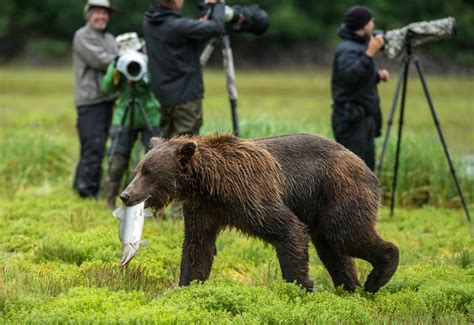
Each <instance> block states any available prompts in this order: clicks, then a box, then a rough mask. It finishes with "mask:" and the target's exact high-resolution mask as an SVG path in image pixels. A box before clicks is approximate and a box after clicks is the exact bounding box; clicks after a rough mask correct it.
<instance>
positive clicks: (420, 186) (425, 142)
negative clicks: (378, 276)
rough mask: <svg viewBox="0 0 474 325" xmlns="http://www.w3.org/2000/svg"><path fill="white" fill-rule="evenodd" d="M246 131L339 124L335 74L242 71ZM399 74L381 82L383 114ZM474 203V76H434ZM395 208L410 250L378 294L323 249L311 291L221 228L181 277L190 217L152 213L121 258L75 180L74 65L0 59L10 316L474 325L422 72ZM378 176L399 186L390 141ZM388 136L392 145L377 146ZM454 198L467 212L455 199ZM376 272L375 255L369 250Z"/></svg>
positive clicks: (106, 221)
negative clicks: (352, 280)
mask: <svg viewBox="0 0 474 325" xmlns="http://www.w3.org/2000/svg"><path fill="white" fill-rule="evenodd" d="M237 77H238V79H237V85H238V89H239V95H240V100H239V105H240V106H239V115H240V122H241V129H242V134H243V136H244V137H258V136H264V135H273V134H282V133H291V132H311V133H321V134H324V135H327V136H331V132H330V128H329V115H330V108H329V107H330V92H329V74H328V72H326V71H314V72H313V71H305V72H269V71H267V72H240V71H239V72H238V76H237ZM395 83H396V81H395V80H394V79H392V81H391V82H390V83H388V84H384V85H381V87H380V93H381V97H382V103H383V109H384V113H385V117H386V116H387V114H388V110H389V106H390V102H391V96H392V93H393V90H394V88H395ZM224 84H225V80H224V76H223V74H222V73H221V72H220V71H210V72H207V73H206V86H207V93H206V99H205V102H204V105H205V111H204V118H205V126H204V130H203V132H204V133H210V132H214V131H216V130H218V131H228V130H229V129H230V127H231V121H230V111H229V108H228V103H227V94H226V91H225V87H224ZM428 84H429V86H430V88H431V90H432V93H433V100H434V103H435V105H436V109H437V111H438V115H439V119H440V121H441V125H442V128H443V131H444V133H445V137H446V139H447V142H448V145H449V148H450V150H451V153H452V155H453V158H454V160H455V162H456V167H457V171H458V175H459V177H460V180H461V184H462V186H463V190H464V192H465V195H466V197H467V199H468V201H469V202H470V203H471V204H470V211H471V214H474V210H473V205H472V202H473V199H474V179H473V178H474V177H473V175H472V174H469V173H468V172H467V166H466V165H464V164H463V160H462V159H461V157H462V156H463V155H467V154H474V126H473V122H474V121H473V117H472V116H473V113H474V93H473V89H474V78H468V77H462V78H458V77H454V76H449V77H439V76H428ZM408 96H409V97H408V102H407V105H408V106H407V113H406V125H405V127H406V128H405V130H406V132H405V138H404V143H403V152H402V157H401V158H402V160H401V166H400V167H401V170H400V179H399V182H400V184H399V188H400V191H399V193H398V196H397V197H398V200H397V203H398V208H397V210H396V215H395V216H394V217H390V216H389V215H388V211H387V209H386V208H382V210H381V213H380V223H379V226H378V228H379V231H380V233H381V234H382V236H383V237H384V238H386V239H387V240H390V241H392V242H394V243H395V244H396V245H397V246H398V247H399V248H400V251H401V262H400V267H399V269H398V271H397V273H396V274H395V276H394V277H393V279H392V280H391V281H390V282H389V283H388V284H387V285H386V286H385V287H383V288H382V290H380V291H379V292H378V293H377V294H375V295H371V294H366V293H364V292H363V291H358V292H356V293H355V294H347V293H344V292H343V291H341V290H340V289H334V288H333V287H332V283H331V281H330V278H329V275H328V274H327V272H326V271H325V269H324V268H323V266H322V264H321V262H320V261H319V259H318V257H317V255H316V253H315V250H314V248H312V247H311V249H310V277H311V278H312V279H313V280H314V282H315V289H316V292H315V293H311V294H307V293H305V292H303V291H302V290H300V288H299V287H297V286H296V285H294V284H286V283H283V282H282V281H281V280H280V278H281V275H280V271H279V266H278V262H277V258H276V254H275V252H274V250H273V248H272V247H270V246H268V245H265V244H263V243H262V242H261V241H258V240H255V239H250V238H248V237H246V236H243V235H241V234H239V233H237V232H235V231H226V232H224V233H223V234H221V236H220V237H219V240H218V243H217V248H218V255H217V258H216V260H215V263H214V266H213V270H212V273H211V279H210V281H209V282H208V283H205V284H193V285H192V286H190V287H186V288H177V280H178V276H179V262H180V254H181V244H182V227H183V226H182V220H181V219H176V218H170V217H168V218H165V219H163V218H152V219H148V220H147V221H146V224H145V230H144V238H145V239H148V240H149V241H150V242H151V247H150V248H147V249H143V250H142V251H141V252H140V253H139V254H138V256H137V257H135V259H134V260H133V261H132V262H131V265H130V267H129V268H128V269H127V270H125V271H120V269H119V268H118V261H119V257H120V247H121V246H120V242H119V239H118V236H117V229H118V221H117V220H116V219H115V218H113V217H112V215H111V213H110V211H108V210H107V209H106V208H105V202H104V201H103V200H99V201H98V202H94V201H83V200H80V199H79V198H77V197H76V196H75V195H74V194H73V193H72V191H71V183H72V173H73V170H74V165H75V162H76V160H77V156H78V150H79V149H78V140H77V134H76V129H75V109H74V105H73V102H72V77H71V71H70V69H68V68H66V69H57V70H54V69H30V68H13V67H7V68H0V117H1V118H0V194H1V195H0V236H1V238H2V240H1V241H0V323H11V324H16V323H64V322H75V323H90V322H99V323H106V322H107V323H115V322H120V323H123V322H127V323H128V322H135V323H137V322H143V323H145V322H150V323H151V322H167V323H173V322H191V321H194V322H198V321H199V322H213V323H226V322H227V323H230V322H244V323H255V322H263V323H294V322H301V323H302V322H342V321H352V322H361V323H370V322H410V323H411V322H416V323H432V322H438V323H472V322H474V237H473V235H474V231H473V228H472V226H470V225H469V224H468V223H467V221H466V218H465V216H464V213H463V211H462V210H460V209H459V199H458V198H457V195H456V191H455V190H454V188H453V185H452V179H451V176H450V174H449V170H448V166H447V163H446V161H445V159H444V156H443V153H442V151H441V146H440V144H439V141H438V139H437V135H436V130H435V128H434V125H433V122H432V120H431V117H430V115H429V110H428V107H427V104H426V102H425V100H424V98H423V93H422V90H421V88H420V85H419V82H418V80H416V79H413V80H410V81H409V95H408ZM391 140H392V141H391V142H392V143H391V146H390V148H389V152H388V157H387V168H386V169H385V171H384V174H383V176H382V179H381V183H382V186H383V191H384V195H387V194H388V193H389V186H388V184H389V183H390V179H391V171H390V168H391V159H393V142H394V140H395V132H394V131H392V139H391ZM379 146H380V143H379ZM448 207H451V208H453V207H454V209H447V208H448ZM357 266H358V270H359V276H360V278H361V280H362V281H364V280H365V278H366V276H367V274H368V273H369V272H370V265H369V264H368V263H366V262H364V261H357Z"/></svg>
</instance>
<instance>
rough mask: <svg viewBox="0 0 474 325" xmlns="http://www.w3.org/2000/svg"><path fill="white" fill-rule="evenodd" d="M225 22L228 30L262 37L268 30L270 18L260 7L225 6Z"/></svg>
mask: <svg viewBox="0 0 474 325" xmlns="http://www.w3.org/2000/svg"><path fill="white" fill-rule="evenodd" d="M224 20H225V22H226V23H227V27H228V29H231V30H232V31H233V32H236V33H252V34H255V35H262V34H263V33H265V32H266V31H267V29H268V25H269V24H270V18H269V16H268V14H267V12H266V11H265V10H263V9H261V8H260V7H259V6H258V5H248V6H239V5H233V6H225V16H224Z"/></svg>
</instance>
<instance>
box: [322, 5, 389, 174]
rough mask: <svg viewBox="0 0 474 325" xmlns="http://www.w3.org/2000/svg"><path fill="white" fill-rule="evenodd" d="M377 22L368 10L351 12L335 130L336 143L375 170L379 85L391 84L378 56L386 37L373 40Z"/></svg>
mask: <svg viewBox="0 0 474 325" xmlns="http://www.w3.org/2000/svg"><path fill="white" fill-rule="evenodd" d="M373 29H374V20H373V18H372V12H371V11H370V9H368V8H367V7H364V6H354V7H352V8H350V9H349V10H348V11H347V12H346V14H345V17H344V23H343V24H342V26H341V28H340V29H339V32H338V35H339V37H340V38H341V39H342V42H341V43H340V44H339V45H338V47H337V49H336V54H335V57H334V62H333V70H332V85H331V86H332V87H331V90H332V98H333V106H332V108H333V113H332V127H333V131H334V135H335V137H336V141H337V142H339V143H341V144H342V145H344V146H345V147H346V148H348V149H349V150H351V151H352V152H354V153H355V154H357V155H358V156H359V157H361V158H362V159H363V160H364V161H365V163H366V164H367V166H368V167H369V168H371V169H372V170H373V169H374V167H375V144H374V139H375V137H377V136H380V131H381V127H382V114H381V111H380V100H379V95H378V92H377V83H378V82H379V81H381V80H382V81H387V80H388V77H389V73H388V71H387V70H385V69H382V70H378V69H377V67H376V65H375V61H374V59H373V57H374V55H375V54H377V53H378V52H379V51H380V50H381V48H382V47H383V44H384V40H383V37H382V36H377V37H373V36H372V32H373Z"/></svg>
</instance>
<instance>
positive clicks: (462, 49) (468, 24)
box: [0, 0, 474, 63]
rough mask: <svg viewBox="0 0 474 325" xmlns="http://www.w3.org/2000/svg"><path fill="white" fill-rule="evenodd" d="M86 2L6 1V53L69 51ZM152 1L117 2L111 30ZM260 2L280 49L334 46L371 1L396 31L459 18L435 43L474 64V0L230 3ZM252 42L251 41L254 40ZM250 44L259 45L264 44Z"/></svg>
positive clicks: (127, 26)
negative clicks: (353, 10) (351, 11)
mask: <svg viewBox="0 0 474 325" xmlns="http://www.w3.org/2000/svg"><path fill="white" fill-rule="evenodd" d="M84 3H85V1H78V0H48V1H38V0H2V1H1V8H0V57H1V58H3V59H4V60H5V59H7V60H8V59H12V58H17V57H18V56H19V55H21V54H23V53H25V52H29V53H30V54H34V53H36V54H38V55H41V54H42V55H48V56H52V57H54V56H64V55H67V54H69V51H70V42H71V39H72V35H73V34H74V31H75V30H76V29H77V28H79V27H80V26H81V25H83V23H84V18H83V16H82V9H83V6H84ZM150 3H151V0H112V4H113V5H114V6H115V7H116V8H118V9H119V11H118V13H117V14H116V15H115V17H113V19H112V20H111V24H110V31H111V32H112V33H113V34H115V35H116V34H119V33H122V32H127V31H137V32H138V33H139V34H141V31H142V21H143V13H144V11H145V10H146V9H147V8H148V6H149V5H150ZM197 3H198V1H191V0H186V2H185V15H187V16H191V17H196V16H197V14H198V13H197V10H196V5H197ZM253 3H256V4H258V5H260V6H261V7H262V8H264V9H266V10H267V11H268V13H269V14H270V16H271V25H270V29H269V30H268V32H267V33H266V34H265V35H264V36H262V37H264V44H269V45H270V46H272V47H273V48H274V49H275V48H276V49H278V47H288V46H295V45H305V44H330V43H332V42H334V40H335V39H336V33H335V31H336V29H337V27H338V25H339V24H340V21H341V19H342V16H343V14H344V12H345V11H346V9H347V8H349V7H350V6H352V5H354V4H365V5H367V6H369V7H371V8H372V9H373V11H374V13H375V17H376V25H377V28H381V29H392V28H397V27H401V26H404V25H406V24H408V23H410V22H414V21H419V20H432V19H438V18H444V17H447V16H453V17H455V18H456V20H457V25H458V35H457V37H456V38H455V39H453V40H450V41H447V42H442V44H441V43H440V44H437V45H436V46H435V48H436V50H437V51H439V52H440V53H444V54H445V55H447V56H449V57H451V58H454V59H455V60H457V61H459V62H463V63H473V62H474V3H473V1H472V0H450V1H445V0H397V1H393V0H366V1H358V2H357V1H351V0H339V1H308V0H258V1H256V0H255V1H251V0H235V1H234V0H232V1H231V0H228V1H227V4H229V5H232V4H253ZM235 39H236V42H238V43H240V44H242V43H243V44H249V43H255V42H262V40H261V39H259V38H257V37H254V36H252V35H242V36H239V37H235ZM249 45H251V44H249ZM250 48H256V49H258V48H259V47H258V46H253V47H250Z"/></svg>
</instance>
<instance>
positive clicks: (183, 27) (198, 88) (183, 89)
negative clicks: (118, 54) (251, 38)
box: [143, 0, 225, 137]
mask: <svg viewBox="0 0 474 325" xmlns="http://www.w3.org/2000/svg"><path fill="white" fill-rule="evenodd" d="M183 1H184V0H157V3H156V5H154V6H152V7H151V8H150V9H149V10H148V11H147V12H146V13H145V22H144V27H143V29H144V36H145V42H146V46H147V52H148V58H149V69H150V73H151V81H152V88H153V92H154V94H155V96H156V98H158V100H159V101H160V104H161V109H160V112H161V121H160V127H161V130H162V131H163V133H164V137H171V136H173V135H180V134H197V133H198V132H199V129H200V127H201V125H202V98H203V96H204V85H203V78H202V69H201V64H200V62H199V58H200V55H201V52H202V50H203V49H204V46H205V45H206V43H207V41H208V40H210V39H211V38H213V37H216V36H219V35H221V34H222V33H224V31H225V29H224V4H223V3H221V1H219V0H206V1H205V3H211V4H213V5H212V8H213V12H212V15H210V18H209V19H201V20H190V19H186V18H183V17H182V16H181V8H182V6H183Z"/></svg>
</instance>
